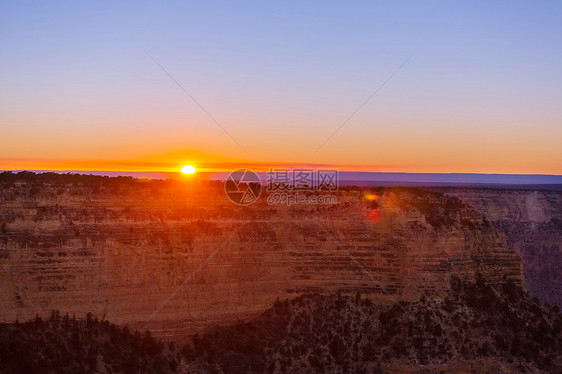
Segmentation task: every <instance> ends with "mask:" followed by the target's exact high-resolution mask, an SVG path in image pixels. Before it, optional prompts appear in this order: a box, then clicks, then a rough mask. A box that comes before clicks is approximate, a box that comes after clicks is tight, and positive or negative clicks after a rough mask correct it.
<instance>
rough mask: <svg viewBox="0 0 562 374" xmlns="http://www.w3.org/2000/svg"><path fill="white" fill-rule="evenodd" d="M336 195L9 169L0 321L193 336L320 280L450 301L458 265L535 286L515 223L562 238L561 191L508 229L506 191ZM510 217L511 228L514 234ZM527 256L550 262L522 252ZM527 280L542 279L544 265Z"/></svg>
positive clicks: (463, 272)
mask: <svg viewBox="0 0 562 374" xmlns="http://www.w3.org/2000/svg"><path fill="white" fill-rule="evenodd" d="M331 193H332V194H334V195H335V196H336V197H337V204H325V205H321V204H316V205H312V204H311V205H294V206H283V205H269V204H267V201H266V198H265V196H262V197H260V199H259V200H258V201H257V202H256V203H254V204H252V205H250V206H238V205H235V204H233V203H232V202H230V201H229V200H228V198H227V196H226V195H225V193H224V187H223V184H222V183H221V182H212V181H197V180H191V181H174V180H167V181H158V180H136V179H132V178H107V177H93V176H77V175H74V176H73V175H35V174H32V173H29V174H24V175H20V174H18V175H15V174H11V175H4V176H3V178H0V320H1V321H2V322H13V321H15V320H16V319H19V320H27V319H30V318H33V317H35V315H36V314H38V315H40V316H48V315H50V313H51V311H52V310H58V311H60V312H61V313H69V314H70V315H71V316H72V315H73V314H76V316H84V315H85V314H86V313H88V312H90V313H92V314H93V315H94V316H96V317H98V318H100V319H104V318H107V319H108V320H110V321H112V322H113V323H116V324H119V325H125V324H127V325H128V326H130V327H131V328H132V329H140V330H145V329H149V330H150V331H152V332H153V333H154V335H155V336H157V337H159V338H163V339H169V340H175V341H185V340H186V339H187V338H188V337H189V336H190V335H192V334H194V333H196V332H199V331H203V330H206V329H208V328H211V327H213V326H217V325H224V324H230V323H237V322H239V321H243V320H248V319H250V318H253V317H255V316H257V315H259V314H260V313H261V312H263V311H264V310H266V309H268V308H270V307H271V306H272V305H273V304H274V303H275V302H276V300H278V299H281V300H283V299H294V298H297V297H299V296H301V295H305V294H311V293H316V294H334V293H339V294H342V295H352V294H355V293H357V292H359V293H360V294H361V295H362V297H364V298H366V299H369V300H372V301H375V302H378V303H382V304H386V305H394V304H396V303H398V302H401V301H406V302H413V301H416V300H418V299H420V298H422V297H425V298H427V299H440V300H441V299H444V298H445V297H447V296H448V295H449V294H450V292H451V279H452V277H458V278H459V279H462V280H463V281H464V280H466V281H471V280H475V279H476V278H477V277H478V276H482V277H484V279H486V281H487V282H488V283H489V284H491V285H502V284H506V283H508V282H509V283H513V284H516V285H518V286H521V287H525V284H526V280H525V275H526V274H524V272H523V269H524V267H525V270H526V271H531V269H538V267H536V266H533V267H531V266H530V265H527V262H525V264H524V263H523V262H522V261H521V257H520V256H519V255H518V254H517V253H516V252H515V251H514V249H515V250H517V249H519V250H521V248H529V247H523V246H522V245H521V244H517V243H522V240H523V239H521V238H524V236H525V234H524V233H525V229H521V228H517V227H527V226H516V223H517V224H518V223H523V225H527V222H528V220H531V219H537V218H540V219H541V220H542V221H540V220H539V221H537V224H531V223H529V225H530V226H528V227H529V229H533V228H536V227H542V226H540V225H541V224H544V225H547V228H544V230H553V231H555V232H554V233H552V235H554V236H549V238H550V239H548V240H550V241H551V242H549V241H548V240H546V239H545V241H542V242H540V243H542V244H540V248H542V249H541V250H544V251H550V250H551V249H552V245H551V244H553V245H558V244H559V241H557V240H558V239H556V238H559V235H560V228H559V227H558V226H552V225H555V224H556V221H553V220H552V217H557V214H559V212H560V206H559V205H556V204H560V200H559V198H560V195H556V193H555V195H554V196H555V197H554V198H552V196H550V195H549V196H547V197H546V198H545V197H544V196H545V195H543V193H542V192H536V195H532V194H533V193H535V192H521V193H522V194H526V193H530V194H531V196H536V198H537V199H538V201H542V200H541V199H546V200H545V201H547V202H549V204H550V205H547V209H546V210H545V209H543V210H542V211H534V210H532V206H533V205H532V204H531V205H530V207H531V211H526V214H527V215H525V214H523V213H522V214H521V216H520V217H517V216H513V217H516V218H515V219H514V221H513V222H516V223H513V224H512V226H509V227H507V226H506V225H507V223H505V222H503V221H502V219H501V217H505V216H506V215H509V214H512V212H511V211H509V210H507V211H501V210H499V209H500V208H497V209H494V208H493V207H492V208H490V206H489V203H487V202H486V201H490V199H492V197H493V198H497V200H494V201H495V204H496V207H501V204H503V203H502V201H506V202H507V201H511V197H510V196H505V197H502V196H499V197H498V196H496V194H495V192H494V191H493V190H492V191H482V190H480V189H476V190H459V189H451V190H447V191H440V192H435V191H428V190H422V189H415V188H354V187H345V188H340V190H338V191H335V192H331ZM504 193H505V192H504ZM514 193H518V192H514ZM531 198H535V197H531ZM502 199H503V200H502ZM522 199H523V200H524V201H527V200H525V199H527V197H522ZM556 199H558V200H556ZM479 204H480V205H479ZM517 206H519V205H517ZM548 207H550V208H548ZM513 209H515V208H513ZM494 212H495V213H494ZM498 212H499V213H498ZM541 212H543V213H541ZM494 214H495V215H494ZM502 214H504V216H502ZM541 214H543V215H541ZM533 222H535V221H533ZM541 222H542V223H541ZM553 222H554V223H553ZM502 225H503V226H502ZM548 225H550V226H548ZM505 227H507V228H511V229H510V230H507V231H508V235H507V236H506V234H505V233H504V231H502V230H501V229H502V228H505ZM518 230H523V231H518ZM541 230H543V229H541ZM556 230H558V231H556ZM541 232H545V231H539V232H538V233H537V234H536V236H535V237H536V238H537V240H538V239H540V238H541V237H542V236H541ZM516 235H519V236H516ZM556 235H558V236H556ZM532 238H533V237H529V238H527V239H525V240H528V241H531V240H532ZM556 248H558V249H556ZM554 249H555V250H557V251H559V246H558V247H556V246H555V247H554ZM520 253H522V255H523V259H524V260H526V261H534V263H540V262H541V261H542V260H541V259H537V258H534V257H533V256H532V255H531V251H529V250H527V249H525V252H520ZM533 253H536V254H537V255H539V254H540V253H539V252H537V251H536V252H533ZM553 256H554V255H553ZM558 258H559V257H558ZM531 263H532V262H531ZM542 266H543V267H544V266H546V265H542ZM558 269H559V268H558ZM537 273H538V274H543V273H541V271H540V270H537ZM547 273H548V271H547ZM555 276H557V272H556V274H555ZM531 279H532V282H533V283H531V284H532V285H533V287H535V284H536V283H535V282H540V281H541V279H543V278H540V277H538V278H537V277H535V278H533V277H532V278H531ZM541 287H544V286H540V287H539V286H537V288H536V290H540V289H544V290H545V291H544V292H545V293H544V295H551V294H553V292H555V291H556V287H554V289H550V290H549V289H548V288H541ZM558 290H559V288H558ZM539 295H541V294H539ZM553 297H554V299H553V298H551V299H550V300H556V295H555V294H554V296H553ZM558 297H559V295H558Z"/></svg>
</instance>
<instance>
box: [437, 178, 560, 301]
mask: <svg viewBox="0 0 562 374" xmlns="http://www.w3.org/2000/svg"><path fill="white" fill-rule="evenodd" d="M442 191H443V192H446V193H447V195H449V196H457V197H459V198H460V199H462V200H463V201H464V202H466V203H468V204H469V205H471V206H473V207H474V208H475V209H476V210H478V211H479V212H481V213H482V214H484V215H485V216H486V217H487V218H488V220H490V222H491V223H492V225H493V226H494V227H495V228H496V229H498V230H500V231H501V232H503V233H505V235H506V239H507V245H508V248H509V249H511V250H513V251H515V252H516V253H518V254H520V255H521V257H522V259H523V267H524V270H525V280H526V284H527V288H528V290H529V293H530V294H531V295H533V296H537V297H539V298H540V299H541V300H542V301H543V302H547V303H549V304H553V305H558V306H562V272H561V271H560V269H562V192H561V191H546V190H506V189H468V188H463V189H460V188H455V189H442Z"/></svg>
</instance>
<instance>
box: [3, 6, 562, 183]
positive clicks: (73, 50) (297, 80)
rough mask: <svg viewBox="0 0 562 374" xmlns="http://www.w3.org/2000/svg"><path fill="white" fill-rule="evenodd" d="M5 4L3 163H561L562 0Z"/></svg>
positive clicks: (95, 166) (412, 168)
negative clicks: (532, 0)
mask: <svg viewBox="0 0 562 374" xmlns="http://www.w3.org/2000/svg"><path fill="white" fill-rule="evenodd" d="M0 17H1V22H0V45H1V46H2V52H0V131H1V136H0V170H20V169H30V170H38V169H44V170H64V169H69V170H124V171H139V170H146V171H158V170H160V171H174V170H179V168H180V167H181V166H182V165H184V164H194V165H195V166H198V167H200V168H202V169H207V170H229V168H232V167H234V166H237V165H244V164H248V165H253V166H254V167H256V168H257V167H258V166H259V165H263V166H265V165H280V164H286V165H331V166H337V167H339V168H341V169H342V170H357V171H380V172H416V173H423V172H430V173H451V172H454V173H512V174H513V173H521V174H562V147H561V146H560V144H561V141H562V105H560V103H561V102H562V48H561V47H562V22H561V19H562V3H560V2H548V1H542V2H540V3H538V2H531V1H509V2H506V1H466V2H464V1H454V2H452V1H427V2H421V1H412V2H409V1H394V2H391V1H388V2H375V1H368V2H341V1H307V2H302V1H284V2H260V1H238V2H226V1H224V2H218V1H205V2H187V1H181V2H180V1H178V2H165V3H164V2H136V1H135V2H126V1H111V2H109V1H108V2H105V1H95V2H94V1H91V2H89V1H85V2H72V1H68V2H62V1H53V2H27V1H17V2H2V3H1V5H0ZM375 92H376V93H375ZM373 93H375V95H374V96H372V97H371V98H370V99H369V100H367V99H368V98H369V97H370V96H371V95H372V94H373ZM350 117H351V118H350ZM337 129H339V130H338V131H337V132H336V130H337ZM334 132H335V134H334ZM332 135H333V136H332ZM328 138H329V140H328V141H327V142H326V140H327V139H328ZM317 149H318V151H317V152H315V150H317ZM313 153H314V154H313Z"/></svg>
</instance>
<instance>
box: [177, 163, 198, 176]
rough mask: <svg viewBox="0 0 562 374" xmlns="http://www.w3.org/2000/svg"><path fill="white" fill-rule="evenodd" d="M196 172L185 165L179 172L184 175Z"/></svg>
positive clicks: (191, 167)
mask: <svg viewBox="0 0 562 374" xmlns="http://www.w3.org/2000/svg"><path fill="white" fill-rule="evenodd" d="M196 171H197V170H196V169H195V168H194V167H193V166H191V165H185V166H184V167H183V168H181V172H182V173H184V174H193V173H195V172H196Z"/></svg>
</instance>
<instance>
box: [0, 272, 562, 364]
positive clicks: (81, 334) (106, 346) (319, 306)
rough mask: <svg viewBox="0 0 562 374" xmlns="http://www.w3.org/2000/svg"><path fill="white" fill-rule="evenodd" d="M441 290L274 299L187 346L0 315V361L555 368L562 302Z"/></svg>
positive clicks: (65, 320) (461, 287) (512, 293)
mask: <svg viewBox="0 0 562 374" xmlns="http://www.w3.org/2000/svg"><path fill="white" fill-rule="evenodd" d="M452 282H453V284H452V285H451V287H452V290H453V291H452V294H451V296H450V297H447V298H445V299H444V300H425V299H422V300H420V301H417V302H412V303H406V302H401V303H399V304H395V305H393V306H382V305H377V304H374V303H372V302H371V301H369V300H367V299H363V298H361V295H359V294H357V295H356V296H354V297H352V296H341V295H331V296H322V295H305V296H300V297H298V298H296V299H293V300H291V301H283V302H282V301H278V302H276V303H275V305H274V306H273V307H272V308H270V309H268V310H266V311H265V312H264V313H263V314H261V315H260V316H258V317H257V318H255V319H253V320H252V321H249V322H240V323H237V324H234V325H231V326H225V327H214V328H211V329H209V330H207V331H205V332H203V333H201V334H196V335H194V336H193V337H192V339H191V340H190V341H189V342H188V343H186V344H185V345H183V346H179V345H177V344H174V343H172V342H166V343H164V342H162V341H159V340H156V339H154V338H153V337H152V336H151V334H150V333H149V332H145V333H144V334H140V333H138V332H135V333H131V332H130V331H129V329H128V328H127V327H119V326H115V325H113V324H110V323H109V322H108V321H99V320H97V319H93V318H92V317H91V316H88V317H87V318H86V319H85V320H76V319H75V318H74V317H69V316H67V315H65V316H60V315H59V314H58V313H56V312H53V314H52V316H51V318H49V319H48V320H42V319H40V318H36V319H35V320H32V321H29V322H25V323H15V324H2V325H0V371H1V372H2V373H46V372H53V373H82V372H100V373H119V372H122V373H139V372H143V373H181V372H183V373H185V372H189V373H199V372H209V373H286V372H293V373H300V372H302V373H326V372H331V373H334V372H336V373H340V372H341V373H379V372H419V373H424V372H425V373H433V372H459V373H460V372H463V373H464V372H489V373H497V372H544V373H559V372H560V371H561V370H562V336H561V330H562V314H560V311H559V309H558V307H557V306H555V307H549V306H545V305H541V304H540V303H539V302H538V300H537V299H536V298H535V299H531V298H530V297H529V296H528V294H527V293H526V292H525V291H524V290H522V289H521V288H519V287H517V286H515V285H513V284H506V285H504V286H503V287H502V288H501V289H495V288H492V287H490V286H488V285H486V284H485V282H484V280H483V279H481V278H479V280H478V281H477V282H476V283H471V284H467V283H463V282H462V281H460V280H459V279H453V280H452Z"/></svg>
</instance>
